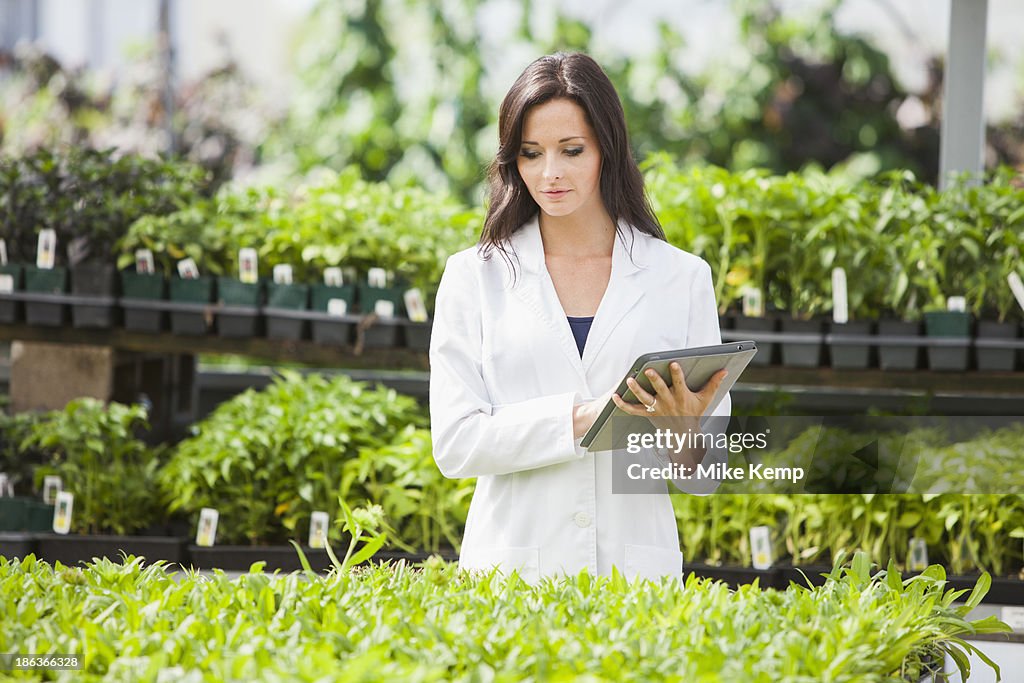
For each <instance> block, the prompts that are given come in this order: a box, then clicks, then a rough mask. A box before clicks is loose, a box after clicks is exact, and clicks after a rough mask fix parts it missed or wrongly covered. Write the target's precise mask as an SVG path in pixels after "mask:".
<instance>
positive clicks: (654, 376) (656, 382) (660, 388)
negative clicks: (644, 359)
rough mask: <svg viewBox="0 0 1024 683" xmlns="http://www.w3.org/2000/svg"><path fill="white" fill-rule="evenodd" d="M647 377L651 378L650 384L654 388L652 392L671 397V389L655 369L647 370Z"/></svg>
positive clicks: (665, 397)
mask: <svg viewBox="0 0 1024 683" xmlns="http://www.w3.org/2000/svg"><path fill="white" fill-rule="evenodd" d="M644 374H646V375H647V379H649V380H651V386H652V387H653V388H654V393H656V394H657V395H658V396H661V397H663V398H664V399H665V400H668V399H669V398H671V397H672V389H670V388H669V386H668V384H667V383H666V382H665V380H664V379H662V377H661V375H660V374H659V373H658V371H657V370H650V369H649V370H647V372H646V373H644Z"/></svg>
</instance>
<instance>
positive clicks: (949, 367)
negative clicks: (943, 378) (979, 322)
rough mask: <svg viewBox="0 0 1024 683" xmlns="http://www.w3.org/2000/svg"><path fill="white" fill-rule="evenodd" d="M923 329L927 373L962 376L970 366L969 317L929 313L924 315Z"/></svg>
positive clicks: (935, 312) (946, 312) (939, 312)
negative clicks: (928, 369) (930, 370)
mask: <svg viewBox="0 0 1024 683" xmlns="http://www.w3.org/2000/svg"><path fill="white" fill-rule="evenodd" d="M924 326H925V332H926V334H927V335H928V367H929V368H930V369H932V370H939V371H956V372H963V371H964V370H966V369H967V368H968V367H969V366H970V350H971V314H970V313H966V312H963V311H930V312H928V313H925V314H924Z"/></svg>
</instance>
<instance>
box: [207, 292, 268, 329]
mask: <svg viewBox="0 0 1024 683" xmlns="http://www.w3.org/2000/svg"><path fill="white" fill-rule="evenodd" d="M217 299H218V302H219V303H220V306H219V307H218V309H217V334H219V335H220V336H222V337H234V338H239V337H256V336H258V335H259V332H260V331H261V330H260V328H259V326H260V322H261V315H260V305H261V304H262V303H263V283H262V282H255V283H252V284H249V283H246V282H242V281H241V280H238V279H237V278H233V277H219V278H217Z"/></svg>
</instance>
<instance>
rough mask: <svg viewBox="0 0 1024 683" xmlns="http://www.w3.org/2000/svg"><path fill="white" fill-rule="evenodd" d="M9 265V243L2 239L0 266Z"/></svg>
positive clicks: (0, 240) (0, 244) (0, 239)
mask: <svg viewBox="0 0 1024 683" xmlns="http://www.w3.org/2000/svg"><path fill="white" fill-rule="evenodd" d="M6 265H7V242H6V241H5V240H4V238H3V237H0V266H6Z"/></svg>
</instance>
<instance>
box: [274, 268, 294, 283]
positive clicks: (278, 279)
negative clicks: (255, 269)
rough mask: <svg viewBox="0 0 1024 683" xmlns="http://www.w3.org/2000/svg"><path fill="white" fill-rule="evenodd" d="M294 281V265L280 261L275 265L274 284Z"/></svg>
mask: <svg viewBox="0 0 1024 683" xmlns="http://www.w3.org/2000/svg"><path fill="white" fill-rule="evenodd" d="M291 283H292V267H291V265H289V264H287V263H278V264H277V265H276V266H274V284H275V285H290V284H291Z"/></svg>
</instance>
